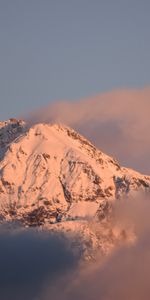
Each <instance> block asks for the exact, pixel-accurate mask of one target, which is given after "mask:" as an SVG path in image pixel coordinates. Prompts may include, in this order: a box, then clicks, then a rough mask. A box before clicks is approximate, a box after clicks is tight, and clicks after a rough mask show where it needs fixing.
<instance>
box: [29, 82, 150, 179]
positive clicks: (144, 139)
mask: <svg viewBox="0 0 150 300" xmlns="http://www.w3.org/2000/svg"><path fill="white" fill-rule="evenodd" d="M149 113H150V88H149V87H148V88H144V89H139V90H117V91H112V92H109V93H105V94H100V95H98V96H95V97H91V98H88V99H83V100H79V101H73V102H71V101H60V102H59V101H58V102H55V103H53V104H50V105H48V106H47V107H44V108H41V109H39V110H37V111H35V112H32V113H30V115H28V117H27V118H26V119H27V120H28V122H29V123H30V124H33V123H39V122H61V123H65V124H67V125H69V126H71V127H73V128H74V129H76V130H77V131H79V132H80V133H81V134H83V135H84V136H86V137H87V138H89V139H90V140H91V141H92V142H93V143H94V144H95V145H96V146H97V147H99V148H100V149H101V150H103V151H105V152H107V153H108V154H110V155H112V156H114V157H115V158H117V159H118V160H119V161H120V163H121V164H123V165H125V166H128V167H132V168H135V169H138V170H139V171H141V172H144V173H150V162H149V152H150V135H149V133H148V129H149V128H150V118H149Z"/></svg>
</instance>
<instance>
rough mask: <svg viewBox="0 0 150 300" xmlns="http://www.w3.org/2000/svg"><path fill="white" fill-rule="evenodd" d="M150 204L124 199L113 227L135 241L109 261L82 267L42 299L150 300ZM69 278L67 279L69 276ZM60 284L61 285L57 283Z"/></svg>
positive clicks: (120, 248)
mask: <svg viewBox="0 0 150 300" xmlns="http://www.w3.org/2000/svg"><path fill="white" fill-rule="evenodd" d="M149 209H150V203H149V201H148V199H142V198H138V199H130V201H128V200H124V201H122V202H121V203H119V204H117V206H116V207H115V208H114V216H113V220H112V222H113V223H112V226H113V227H114V226H117V227H118V228H119V227H120V228H121V227H122V228H124V230H125V231H126V234H127V235H129V234H130V231H131V228H132V229H134V232H135V233H136V236H137V237H136V240H135V241H134V243H133V242H132V243H131V244H125V243H123V244H120V245H118V248H117V249H116V250H115V251H114V252H113V253H112V255H110V256H109V257H107V258H103V259H101V258H99V256H97V258H96V261H95V263H93V264H92V265H89V266H88V267H84V268H83V267H82V268H79V269H78V271H76V272H75V273H71V274H70V277H69V278H68V279H67V280H66V279H64V280H63V281H62V282H59V281H57V282H55V287H54V288H53V289H52V290H50V289H49V288H48V287H47V291H45V295H44V296H43V298H42V300H43V299H44V300H48V299H49V297H50V295H51V296H52V299H53V300H57V299H60V298H61V299H62V300H76V299H78V300H91V299H92V300H97V299H100V300H120V299H122V300H127V299H128V300H133V299H136V300H143V299H144V300H149V299H150V285H149V278H150V268H149V262H150V238H149V236H150V220H149V213H148V212H149ZM66 278H67V277H66ZM58 282H59V284H58Z"/></svg>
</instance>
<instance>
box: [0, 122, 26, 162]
mask: <svg viewBox="0 0 150 300" xmlns="http://www.w3.org/2000/svg"><path fill="white" fill-rule="evenodd" d="M25 130H26V125H25V122H24V121H22V120H17V119H14V118H12V119H10V120H8V121H4V122H0V159H2V158H3V156H4V154H5V152H6V150H7V147H8V145H9V144H10V143H12V142H13V141H14V140H15V139H16V138H17V137H19V136H20V135H21V134H22V133H24V132H25Z"/></svg>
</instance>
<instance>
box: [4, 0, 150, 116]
mask: <svg viewBox="0 0 150 300" xmlns="http://www.w3.org/2000/svg"><path fill="white" fill-rule="evenodd" d="M149 12H150V1H149V0H124V1H123V0H113V1H112V0H92V1H89V0H74V1H73V0H63V1H62V0H13V1H12V0H0V108H1V109H0V119H7V118H9V117H12V116H17V115H18V114H21V113H23V112H28V111H31V110H32V109H35V108H38V107H40V106H43V105H47V104H48V103H50V102H51V101H56V100H61V99H65V100H69V101H72V100H76V99H81V98H84V97H90V96H93V95H96V94H99V93H101V92H105V91H110V90H114V89H118V88H119V89H121V88H124V89H125V88H141V87H144V86H147V85H149V83H150V59H149V53H150V32H149V28H150V18H149Z"/></svg>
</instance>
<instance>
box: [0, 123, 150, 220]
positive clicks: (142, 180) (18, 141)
mask: <svg viewBox="0 0 150 300" xmlns="http://www.w3.org/2000/svg"><path fill="white" fill-rule="evenodd" d="M8 128H9V130H7V129H8ZM0 144H1V153H2V155H1V162H0V213H1V219H21V220H23V222H25V223H27V224H29V225H39V224H43V223H45V222H50V223H52V222H57V221H59V222H60V221H61V220H66V219H76V218H85V217H92V216H95V215H97V216H98V218H99V219H102V218H103V217H105V215H106V214H107V211H109V207H110V204H111V203H112V202H113V201H115V199H119V198H121V197H123V196H124V195H125V196H130V195H133V194H134V193H136V192H139V191H146V192H147V191H149V189H150V177H148V176H144V175H141V174H139V173H137V172H135V171H133V170H130V169H127V168H122V167H120V165H119V164H118V162H117V161H116V160H114V159H113V158H111V157H109V156H107V155H106V154H104V153H103V152H101V151H100V150H98V149H96V148H95V147H94V146H93V145H92V144H91V143H90V142H89V141H87V140H86V139H85V138H83V137H82V136H81V135H79V134H78V133H76V132H75V131H74V130H72V129H70V128H68V127H66V126H63V125H58V124H54V125H49V124H37V125H35V126H33V127H32V128H30V129H27V128H26V126H25V124H24V123H23V122H22V121H17V120H14V119H12V121H9V122H5V125H4V124H3V126H2V130H1V136H0Z"/></svg>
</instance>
